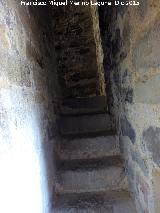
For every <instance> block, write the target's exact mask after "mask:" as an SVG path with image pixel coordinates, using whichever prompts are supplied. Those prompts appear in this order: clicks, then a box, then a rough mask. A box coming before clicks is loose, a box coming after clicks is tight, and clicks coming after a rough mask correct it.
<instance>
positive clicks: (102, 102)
mask: <svg viewBox="0 0 160 213" xmlns="http://www.w3.org/2000/svg"><path fill="white" fill-rule="evenodd" d="M60 111H61V114H63V115H77V114H83V115H84V114H96V113H104V112H107V100H106V96H95V97H88V98H72V99H65V100H64V101H63V102H62V105H61V107H60Z"/></svg>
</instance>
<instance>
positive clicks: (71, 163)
mask: <svg viewBox="0 0 160 213" xmlns="http://www.w3.org/2000/svg"><path fill="white" fill-rule="evenodd" d="M122 165H123V159H122V158H121V156H120V155H115V156H109V157H105V158H99V159H76V160H64V161H61V163H60V169H61V170H63V171H66V170H68V171H78V170H80V171H82V170H87V171H89V170H94V169H96V170H99V169H102V168H107V167H110V166H115V167H122Z"/></svg>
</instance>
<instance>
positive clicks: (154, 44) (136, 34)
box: [99, 0, 160, 213]
mask: <svg viewBox="0 0 160 213" xmlns="http://www.w3.org/2000/svg"><path fill="white" fill-rule="evenodd" d="M159 12H160V3H159V1H157V0H146V1H141V2H140V5H139V6H138V7H131V6H129V7H122V6H121V7H114V6H112V7H110V8H107V7H100V8H99V13H100V28H101V36H102V44H103V49H104V67H105V77H106V82H107V94H108V102H109V103H108V105H109V111H110V112H111V114H112V115H113V117H114V121H115V126H116V127H117V132H118V134H119V135H120V136H128V138H129V140H130V143H126V141H124V142H122V141H123V139H122V140H121V144H120V147H121V150H122V153H123V156H124V158H125V159H126V162H127V164H126V167H127V168H128V169H127V171H128V179H129V185H130V189H131V191H132V192H133V196H134V198H135V201H136V204H137V211H138V212H140V213H141V212H149V213H153V212H155V210H154V204H153V199H152V197H153V196H154V195H153V192H152V188H153V183H152V177H153V176H152V167H153V165H154V164H155V162H156V164H157V165H158V164H159V159H160V157H159V156H158V150H159V145H158V144H159V140H158V136H157V135H158V134H159V133H158V129H159V127H160V122H159V117H160V112H159V90H160V89H159V85H160V79H159V73H160V69H159V65H160V64H159V63H160V59H159V55H160V54H159V45H160V40H159V31H160V22H159V20H160V16H159ZM152 126H153V128H152ZM147 138H148V139H147ZM147 140H148V141H147ZM154 144H155V146H154ZM149 153H151V156H152V157H151V156H150V154H149ZM138 175H139V177H140V178H136V177H137V176H138ZM142 177H143V178H142ZM141 179H142V180H141ZM139 182H140V183H139ZM143 182H144V183H146V184H143ZM159 183H160V180H159ZM137 185H139V189H138V190H137V189H136V186H137ZM146 185H147V187H146ZM146 188H147V189H146ZM146 197H147V199H148V201H146Z"/></svg>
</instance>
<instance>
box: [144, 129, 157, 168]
mask: <svg viewBox="0 0 160 213" xmlns="http://www.w3.org/2000/svg"><path fill="white" fill-rule="evenodd" d="M143 140H144V142H145V145H146V147H147V149H148V150H149V152H151V155H152V158H153V161H154V162H155V163H156V164H157V165H158V166H160V158H159V156H160V128H159V127H153V126H150V127H149V128H148V129H146V130H144V132H143Z"/></svg>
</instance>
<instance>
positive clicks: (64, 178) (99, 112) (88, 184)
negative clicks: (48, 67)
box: [55, 96, 136, 213]
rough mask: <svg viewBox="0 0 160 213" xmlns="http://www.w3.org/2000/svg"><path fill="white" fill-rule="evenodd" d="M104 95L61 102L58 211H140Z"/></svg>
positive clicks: (80, 212)
mask: <svg viewBox="0 0 160 213" xmlns="http://www.w3.org/2000/svg"><path fill="white" fill-rule="evenodd" d="M106 106H107V104H106V98H105V97H103V96H101V97H92V98H85V99H73V100H67V101H65V102H64V103H63V105H62V106H61V119H60V123H59V125H60V131H61V135H62V137H63V140H62V142H61V144H60V148H59V158H60V163H59V166H58V183H57V186H56V196H55V212H56V213H65V212H68V213H98V212H99V213H136V210H135V206H134V202H133V201H132V199H131V197H130V193H129V191H128V182H127V177H126V173H125V168H124V162H123V159H122V158H121V156H120V150H119V144H118V138H117V136H116V134H115V131H114V128H113V126H112V122H111V118H110V115H108V114H107V109H106Z"/></svg>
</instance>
